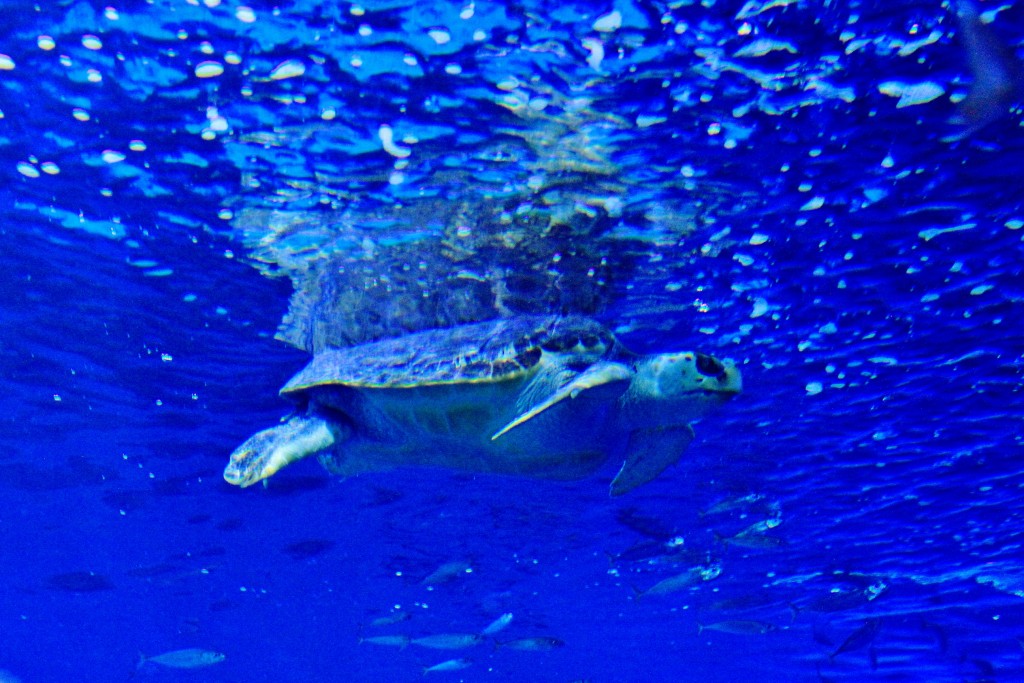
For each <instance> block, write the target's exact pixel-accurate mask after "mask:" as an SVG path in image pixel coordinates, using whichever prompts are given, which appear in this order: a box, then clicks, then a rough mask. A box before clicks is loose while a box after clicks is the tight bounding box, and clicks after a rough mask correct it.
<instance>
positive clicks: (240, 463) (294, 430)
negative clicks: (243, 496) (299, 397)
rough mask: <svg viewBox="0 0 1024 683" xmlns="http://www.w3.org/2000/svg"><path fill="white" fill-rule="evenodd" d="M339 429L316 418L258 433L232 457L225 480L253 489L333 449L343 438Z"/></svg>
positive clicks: (296, 419) (302, 417)
mask: <svg viewBox="0 0 1024 683" xmlns="http://www.w3.org/2000/svg"><path fill="white" fill-rule="evenodd" d="M339 427H340V425H337V424H335V423H333V422H330V421H328V420H325V419H323V418H322V417H318V416H316V415H296V416H295V417H293V418H291V419H289V420H288V421H287V422H285V423H284V424H281V425H278V426H277V427H271V428H270V429H264V430H263V431H262V432H257V433H256V434H253V435H252V436H250V437H249V438H248V439H247V440H246V441H245V443H243V444H242V445H241V446H239V447H238V448H236V449H235V452H234V453H232V454H231V458H230V460H228V466H227V467H225V468H224V480H225V481H226V482H228V483H229V484H235V485H236V486H241V487H242V488H245V487H247V486H252V485H253V484H255V483H256V482H258V481H261V480H265V479H266V478H267V477H270V476H272V475H273V474H275V473H276V472H277V471H278V470H280V469H281V468H282V467H285V466H287V465H289V464H291V463H293V462H295V461H296V460H301V459H302V458H305V457H306V456H307V455H313V454H314V453H317V452H319V451H322V450H324V449H326V448H330V447H331V446H332V445H334V443H335V441H337V440H339V438H340V437H341V436H342V435H341V434H340V433H339V431H338V430H339Z"/></svg>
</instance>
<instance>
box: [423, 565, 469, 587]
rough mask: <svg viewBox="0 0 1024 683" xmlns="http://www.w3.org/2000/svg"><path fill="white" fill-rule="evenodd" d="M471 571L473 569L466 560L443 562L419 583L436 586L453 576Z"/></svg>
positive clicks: (446, 581)
mask: <svg viewBox="0 0 1024 683" xmlns="http://www.w3.org/2000/svg"><path fill="white" fill-rule="evenodd" d="M471 571H473V568H472V567H471V566H470V565H469V563H468V562H462V561H455V562H445V563H444V564H442V565H441V566H440V567H438V568H437V569H435V570H434V571H433V572H431V573H430V574H429V575H428V576H427V577H425V578H424V579H423V580H422V581H421V582H420V583H421V584H423V585H424V586H436V585H438V584H441V583H448V582H449V581H451V580H452V579H454V578H455V577H457V576H462V575H463V574H468V573H469V572H471Z"/></svg>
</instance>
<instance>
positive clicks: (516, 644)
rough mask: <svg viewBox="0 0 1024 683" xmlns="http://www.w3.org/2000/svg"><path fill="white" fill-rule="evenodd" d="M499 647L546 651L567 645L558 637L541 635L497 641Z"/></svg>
mask: <svg viewBox="0 0 1024 683" xmlns="http://www.w3.org/2000/svg"><path fill="white" fill-rule="evenodd" d="M496 645H497V646H498V647H505V648H508V649H510V650H527V651H530V652H546V651H548V650H554V649H555V648H559V647H562V646H564V645H565V642H564V641H562V640H559V639H558V638H550V637H546V636H545V637H539V638H517V639H516V640H506V641H505V642H503V643H496Z"/></svg>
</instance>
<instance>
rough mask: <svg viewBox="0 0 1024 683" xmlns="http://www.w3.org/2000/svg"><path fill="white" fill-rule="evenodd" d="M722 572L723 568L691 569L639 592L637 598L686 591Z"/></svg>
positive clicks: (714, 566) (712, 566) (715, 566)
mask: <svg viewBox="0 0 1024 683" xmlns="http://www.w3.org/2000/svg"><path fill="white" fill-rule="evenodd" d="M721 572H722V569H721V567H719V566H717V565H711V566H708V567H691V568H690V569H687V570H686V571H685V572H682V573H681V574H676V575H675V576H670V577H668V578H667V579H663V580H661V581H659V582H658V583H656V584H654V585H653V586H651V587H650V588H648V589H647V590H645V591H637V595H636V597H637V598H645V597H647V596H649V595H668V594H669V593H675V592H677V591H681V590H685V589H687V588H689V587H690V586H695V585H697V584H698V583H701V582H702V581H710V580H711V579H713V578H715V577H716V576H718V575H719V574H720V573H721ZM634 590H635V589H634Z"/></svg>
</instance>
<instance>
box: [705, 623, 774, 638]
mask: <svg viewBox="0 0 1024 683" xmlns="http://www.w3.org/2000/svg"><path fill="white" fill-rule="evenodd" d="M774 630H775V624H769V623H767V622H764V621H757V620H754V619H729V620H726V621H716V622H715V623H713V624H697V633H698V634H700V633H701V632H703V631H718V632H719V633H734V634H736V635H761V634H764V633H768V632H769V631H774Z"/></svg>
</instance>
